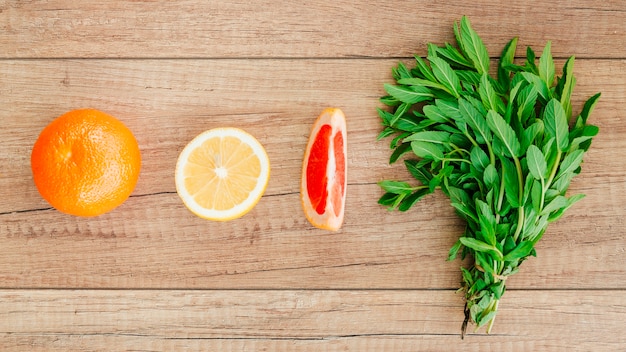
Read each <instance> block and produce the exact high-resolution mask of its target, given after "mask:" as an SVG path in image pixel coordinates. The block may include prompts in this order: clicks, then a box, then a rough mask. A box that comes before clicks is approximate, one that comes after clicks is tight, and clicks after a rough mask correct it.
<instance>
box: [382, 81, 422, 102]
mask: <svg viewBox="0 0 626 352" xmlns="http://www.w3.org/2000/svg"><path fill="white" fill-rule="evenodd" d="M384 87H385V91H387V93H389V95H391V96H392V97H394V98H396V99H398V100H399V101H401V102H403V103H407V104H416V103H420V102H423V101H427V100H430V99H432V98H433V94H432V92H431V91H430V89H428V88H427V87H424V86H397V85H392V84H388V83H385V85H384Z"/></svg>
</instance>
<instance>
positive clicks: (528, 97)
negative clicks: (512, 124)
mask: <svg viewBox="0 0 626 352" xmlns="http://www.w3.org/2000/svg"><path fill="white" fill-rule="evenodd" d="M536 103H537V89H535V86H534V85H532V84H529V85H527V86H525V87H524V88H522V89H521V90H520V91H519V94H518V95H517V105H518V108H517V119H518V120H519V121H520V122H521V123H522V124H525V123H526V121H528V119H529V118H530V117H532V116H533V114H534V113H535V104H536Z"/></svg>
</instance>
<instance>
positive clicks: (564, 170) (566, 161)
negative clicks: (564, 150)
mask: <svg viewBox="0 0 626 352" xmlns="http://www.w3.org/2000/svg"><path fill="white" fill-rule="evenodd" d="M584 154H585V152H584V150H582V149H578V150H576V151H574V152H572V153H569V154H567V155H566V156H565V158H563V161H561V165H559V171H558V172H557V174H556V177H555V178H554V180H555V181H557V180H558V179H560V178H561V177H563V176H564V175H568V174H570V173H573V172H574V171H576V169H578V168H579V167H580V164H581V163H582V161H583V156H584Z"/></svg>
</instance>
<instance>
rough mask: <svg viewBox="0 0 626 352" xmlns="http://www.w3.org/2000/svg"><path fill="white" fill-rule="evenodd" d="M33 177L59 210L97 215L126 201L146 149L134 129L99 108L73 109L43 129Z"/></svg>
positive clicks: (33, 159) (33, 158) (34, 155)
mask: <svg viewBox="0 0 626 352" xmlns="http://www.w3.org/2000/svg"><path fill="white" fill-rule="evenodd" d="M31 168H32V171H33V179H34V181H35V185H36V186H37V189H38V190H39V193H40V194H41V196H42V197H43V198H44V199H45V200H46V201H48V203H50V205H52V206H53V207H54V208H56V209H57V210H59V211H61V212H64V213H67V214H72V215H77V216H97V215H101V214H104V213H106V212H109V211H111V210H113V209H114V208H116V207H118V206H119V205H121V204H122V203H123V202H124V201H126V199H128V197H129V196H130V194H131V193H132V191H133V189H134V188H135V185H136V184H137V179H138V178H139V170H140V168H141V154H140V151H139V145H138V144H137V140H136V139H135V137H134V136H133V134H132V132H131V131H130V130H129V129H128V127H126V126H125V125H124V124H123V123H122V122H120V121H119V120H117V119H116V118H114V117H112V116H110V115H107V114H105V113H104V112H102V111H98V110H94V109H83V110H73V111H70V112H68V113H66V114H64V115H62V116H60V117H58V118H56V119H55V120H53V121H52V122H51V123H50V124H49V125H48V126H46V128H44V130H43V131H42V132H41V134H40V135H39V138H38V139H37V141H36V142H35V145H34V146H33V151H32V154H31Z"/></svg>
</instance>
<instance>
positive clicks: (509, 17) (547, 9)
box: [0, 0, 626, 58]
mask: <svg viewBox="0 0 626 352" xmlns="http://www.w3.org/2000/svg"><path fill="white" fill-rule="evenodd" d="M461 15H467V16H469V17H470V18H471V20H472V23H473V25H474V27H475V29H476V30H477V31H478V32H479V33H480V34H481V36H482V37H483V38H484V40H485V42H486V43H487V47H488V49H489V50H490V52H491V54H492V55H493V56H497V55H499V54H500V50H501V48H502V47H503V46H504V44H505V43H506V42H507V41H509V40H510V39H511V38H513V37H515V36H519V37H520V44H521V45H522V47H523V48H525V47H526V46H527V45H530V46H533V47H538V48H539V47H541V48H543V46H544V45H545V44H546V42H547V41H548V40H550V41H553V53H554V54H555V55H556V56H558V57H564V56H569V55H576V56H578V57H602V58H623V57H625V56H626V48H624V46H623V39H624V35H625V28H624V25H623V24H624V23H626V6H625V5H624V3H623V2H622V1H620V0H609V1H606V0H573V1H558V2H556V3H555V2H545V1H537V0H533V1H525V2H513V3H506V4H504V3H503V2H502V1H500V0H482V1H480V2H473V3H471V4H468V3H467V1H463V0H454V1H446V2H436V1H422V2H419V3H415V2H414V1H406V0H392V1H385V2H382V3H381V2H378V1H372V0H366V1H359V2H354V1H345V0H342V1H327V0H314V1H307V2H306V3H294V2H293V1H288V0H279V1H275V0H261V1H240V0H239V1H228V2H223V1H193V0H184V1H176V2H172V1H168V0H157V1H155V0H144V1H126V2H116V3H111V2H101V1H96V0H87V1H81V2H79V3H77V2H71V1H67V0H52V1H46V2H44V3H42V2H39V1H20V0H7V1H4V2H3V3H2V5H1V6H0V28H2V30H0V45H2V46H3V47H5V48H6V49H5V50H4V51H2V52H0V56H1V57H6V58H40V57H56V58H68V57H70V58H74V57H79V58H83V57H126V58H137V57H139V58H154V57H161V58H216V57H222V58H237V57H246V58H250V57H296V58H303V57H305V58H311V57H319V58H328V57H376V58H385V57H411V56H412V55H413V54H414V53H416V52H417V53H419V54H424V53H425V52H426V43H428V42H435V43H441V44H442V43H443V42H444V41H448V42H452V41H453V35H452V31H451V29H452V23H453V22H454V21H458V20H459V19H460V17H461ZM538 52H541V51H540V50H538Z"/></svg>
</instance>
